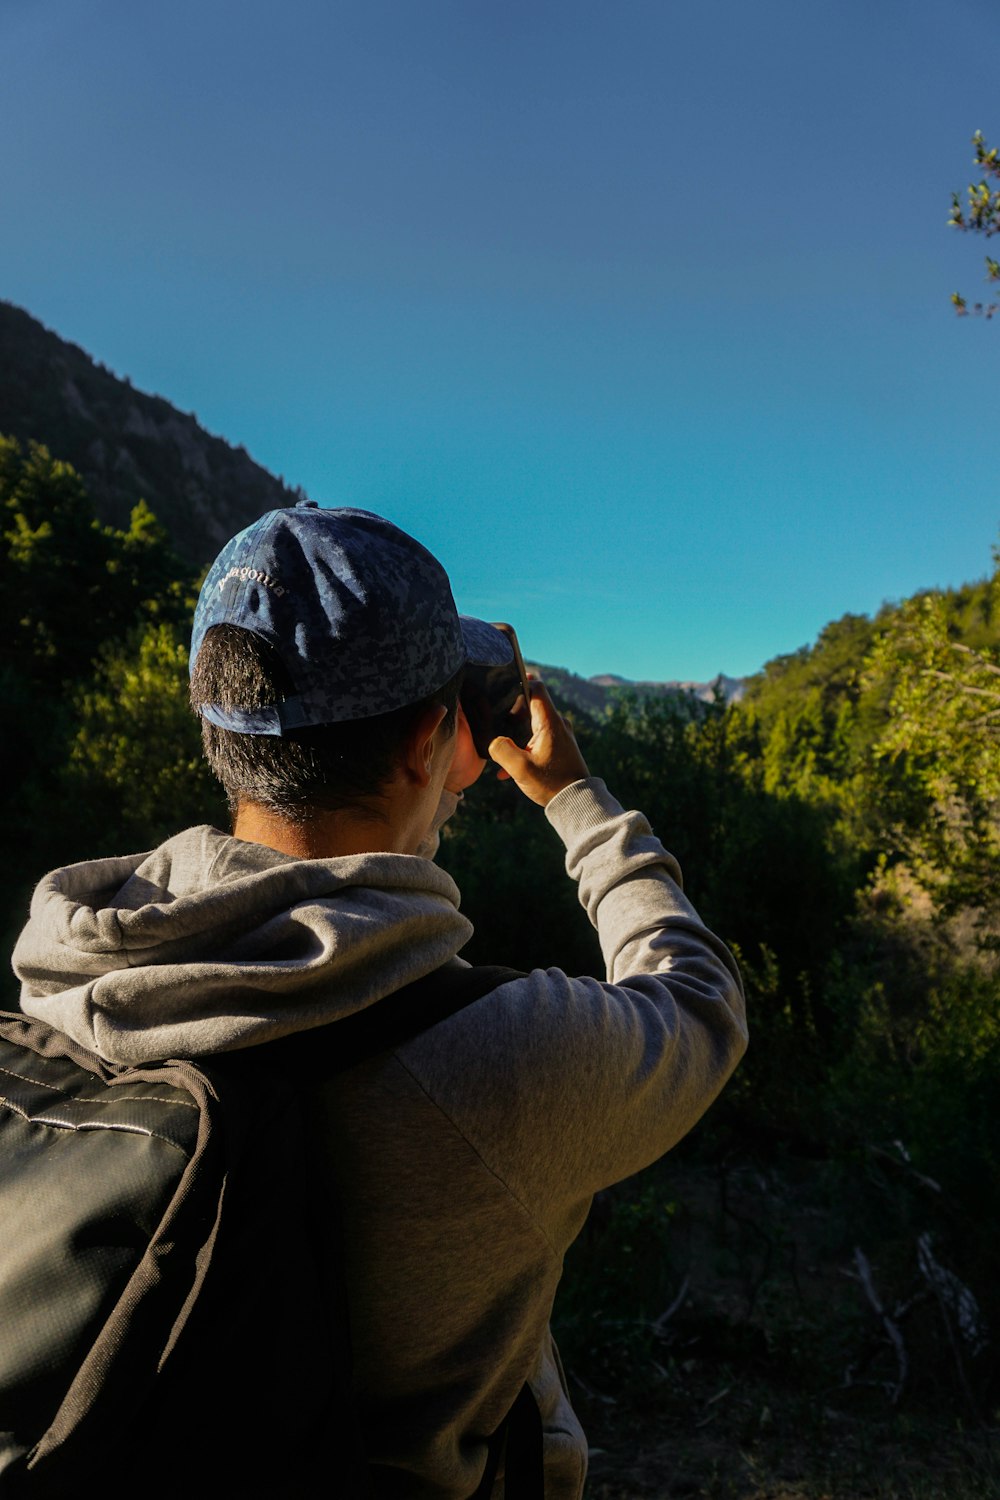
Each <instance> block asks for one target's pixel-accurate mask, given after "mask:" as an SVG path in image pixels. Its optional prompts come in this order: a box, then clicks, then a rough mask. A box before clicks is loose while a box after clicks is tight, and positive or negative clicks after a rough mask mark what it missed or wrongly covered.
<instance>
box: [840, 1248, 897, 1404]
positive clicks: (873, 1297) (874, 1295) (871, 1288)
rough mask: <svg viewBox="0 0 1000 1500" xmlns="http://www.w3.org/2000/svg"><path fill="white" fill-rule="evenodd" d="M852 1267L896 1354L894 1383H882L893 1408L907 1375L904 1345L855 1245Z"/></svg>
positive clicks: (863, 1253) (863, 1258)
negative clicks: (853, 1266)
mask: <svg viewBox="0 0 1000 1500" xmlns="http://www.w3.org/2000/svg"><path fill="white" fill-rule="evenodd" d="M854 1265H855V1268H856V1270H855V1277H856V1279H857V1280H858V1281H860V1283H861V1285H862V1287H863V1288H864V1292H865V1296H866V1297H867V1298H868V1301H869V1303H870V1304H871V1307H872V1309H873V1311H874V1313H875V1315H876V1317H877V1318H878V1320H879V1322H880V1323H881V1324H882V1327H883V1328H884V1329H885V1332H886V1335H887V1336H888V1339H889V1342H890V1343H891V1344H892V1347H893V1349H894V1350H895V1353H896V1366H897V1378H896V1381H895V1383H893V1382H891V1381H886V1382H884V1385H885V1390H886V1394H887V1395H888V1397H889V1399H890V1401H891V1402H892V1404H893V1406H895V1405H896V1403H897V1401H898V1400H899V1398H900V1396H901V1395H902V1393H903V1387H904V1385H905V1384H906V1377H907V1375H908V1374H909V1360H908V1359H907V1356H906V1345H905V1344H904V1342H903V1335H902V1334H901V1333H900V1331H899V1326H898V1324H897V1323H896V1322H895V1321H894V1319H893V1318H891V1317H890V1316H889V1314H888V1313H887V1312H886V1310H885V1308H884V1307H883V1306H882V1300H881V1298H880V1297H879V1294H878V1292H877V1291H876V1289H875V1281H874V1278H873V1277H872V1268H871V1264H870V1262H869V1260H868V1257H867V1255H866V1254H865V1252H864V1251H863V1250H862V1248H861V1246H860V1245H855V1247H854ZM849 1374H850V1372H848V1375H849ZM850 1383H851V1382H850V1380H849V1379H848V1384H850Z"/></svg>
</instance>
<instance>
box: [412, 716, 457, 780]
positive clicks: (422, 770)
mask: <svg viewBox="0 0 1000 1500" xmlns="http://www.w3.org/2000/svg"><path fill="white" fill-rule="evenodd" d="M447 712H448V710H447V709H446V708H445V706H444V704H443V703H436V704H434V705H433V707H431V708H428V709H427V710H426V712H425V713H422V714H421V715H420V718H419V719H418V720H417V722H416V724H414V726H413V728H412V729H411V730H410V733H409V734H408V735H407V738H406V742H405V745H404V747H403V768H404V770H405V771H406V773H407V775H409V776H410V777H412V779H413V780H414V781H415V782H416V784H417V785H418V786H420V787H425V786H427V784H428V782H429V781H430V779H431V773H432V771H433V769H434V762H435V757H436V756H437V754H438V753H439V750H440V745H441V740H440V736H439V735H438V732H437V731H438V726H439V725H440V724H441V722H442V720H443V719H444V718H445V717H446V715H447Z"/></svg>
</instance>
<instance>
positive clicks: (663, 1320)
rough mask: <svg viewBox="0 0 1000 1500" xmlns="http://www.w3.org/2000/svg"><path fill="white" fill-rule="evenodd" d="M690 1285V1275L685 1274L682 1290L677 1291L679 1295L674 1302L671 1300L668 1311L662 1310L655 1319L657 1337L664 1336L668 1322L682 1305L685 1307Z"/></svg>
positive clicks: (653, 1325)
mask: <svg viewBox="0 0 1000 1500" xmlns="http://www.w3.org/2000/svg"><path fill="white" fill-rule="evenodd" d="M690 1285H691V1278H690V1276H685V1278H684V1280H683V1281H682V1282H681V1289H680V1291H679V1292H678V1293H677V1296H676V1297H675V1298H674V1300H673V1302H671V1304H670V1306H669V1307H668V1308H667V1310H666V1312H661V1313H660V1316H659V1317H658V1318H654V1319H653V1324H652V1327H653V1332H654V1333H655V1334H656V1336H657V1338H662V1337H663V1335H664V1333H666V1331H667V1324H668V1323H669V1322H670V1319H671V1318H672V1317H673V1316H674V1314H675V1313H676V1312H678V1311H679V1309H680V1308H681V1307H683V1305H684V1299H685V1298H686V1296H687V1294H688V1287H689V1286H690Z"/></svg>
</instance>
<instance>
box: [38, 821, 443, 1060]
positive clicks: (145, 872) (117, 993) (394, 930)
mask: <svg viewBox="0 0 1000 1500" xmlns="http://www.w3.org/2000/svg"><path fill="white" fill-rule="evenodd" d="M458 903H459V894H458V887H457V886H456V885H455V883H454V881H453V880H452V879H451V877H450V876H449V875H447V874H445V872H444V871H443V870H440V869H438V867H437V866H436V865H434V864H432V863H431V862H430V861H429V860H427V859H422V858H420V857H418V856H415V855H406V854H356V855H350V856H347V857H344V858H338V859H325V860H324V859H294V858H291V857H290V856H288V855H285V854H279V853H277V852H276V851H275V850H273V849H268V848H265V847H264V846H263V845H261V844H250V843H245V842H243V841H242V840H240V839H235V838H232V837H230V836H229V835H228V834H224V833H220V832H219V830H218V829H216V828H208V827H201V828H189V829H187V830H185V832H183V833H180V834H177V835H176V837H174V838H172V839H169V840H168V841H167V842H166V843H165V844H162V845H161V846H160V848H159V849H155V850H153V852H152V853H150V854H137V855H132V856H129V857H126V858H122V859H98V860H87V861H85V862H84V863H82V864H77V865H69V866H67V867H66V868H65V869H61V870H55V871H54V872H53V873H52V874H50V875H47V876H46V877H45V879H44V880H42V881H41V882H40V883H39V885H38V887H37V889H36V890H35V894H34V896H33V898H32V902H31V915H30V918H29V921H28V925H27V926H26V927H25V929H24V931H23V932H22V934H21V937H20V938H19V940H18V943H17V946H16V948H15V950H14V958H13V963H14V971H15V973H16V974H17V976H18V978H19V979H20V980H21V1008H22V1010H23V1011H24V1012H25V1014H26V1015H29V1016H34V1017H36V1018H37V1019H38V1020H41V1021H45V1022H47V1023H48V1024H49V1025H50V1026H54V1027H55V1028H56V1029H57V1030H59V1031H62V1032H64V1033H65V1034H66V1035H67V1036H70V1037H72V1038H73V1040H74V1041H76V1042H78V1043H79V1044H80V1045H81V1046H83V1047H86V1048H88V1049H89V1050H90V1051H92V1052H96V1053H98V1054H99V1055H100V1056H101V1057H103V1058H106V1059H107V1060H108V1061H109V1062H116V1063H126V1064H133V1065H134V1064H139V1063H146V1062H152V1061H155V1060H158V1059H161V1058H167V1057H197V1056H201V1055H205V1054H208V1053H212V1052H225V1051H232V1050H234V1049H236V1048H240V1047H251V1046H255V1045H257V1044H258V1043H261V1042H267V1041H271V1040H273V1039H274V1038H276V1037H280V1036H285V1035H286V1034H288V1033H289V1032H293V1031H302V1030H306V1029H308V1028H310V1027H313V1026H322V1025H325V1024H326V1023H327V1022H330V1021H334V1020H336V1019H338V1017H341V1016H346V1015H349V1014H351V1013H352V1012H354V1011H357V1010H361V1009H363V1008H364V1007H365V1006H368V1005H371V1004H373V1003H374V1002H375V1001H376V1000H380V999H382V997H383V996H384V995H388V994H390V993H392V992H393V991H394V990H397V989H400V988H401V987H402V986H403V985H405V984H409V983H410V982H411V981H412V980H414V979H419V978H421V977H422V976H423V975H424V974H429V973H430V972H431V971H432V970H433V969H436V968H438V967H439V966H440V965H441V964H443V963H446V962H447V961H448V960H449V959H450V958H453V957H454V956H455V954H456V953H457V952H458V950H459V949H460V948H461V947H463V946H464V945H465V943H467V942H468V940H469V938H470V937H471V935H472V926H471V923H469V922H468V921H467V920H466V918H465V917H463V916H462V915H461V913H460V912H459V910H458Z"/></svg>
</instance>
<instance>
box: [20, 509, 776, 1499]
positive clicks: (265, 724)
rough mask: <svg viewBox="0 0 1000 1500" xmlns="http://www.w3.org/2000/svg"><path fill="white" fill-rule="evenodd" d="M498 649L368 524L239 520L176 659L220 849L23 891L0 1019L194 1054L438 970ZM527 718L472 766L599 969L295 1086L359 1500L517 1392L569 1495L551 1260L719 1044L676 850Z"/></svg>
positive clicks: (501, 1410)
mask: <svg viewBox="0 0 1000 1500" xmlns="http://www.w3.org/2000/svg"><path fill="white" fill-rule="evenodd" d="M509 654H510V647H509V645H508V644H507V642H506V640H505V639H504V637H502V636H501V635H500V633H499V632H497V631H496V630H494V629H493V627H491V626H489V625H486V624H484V623H483V622H482V621H477V620H470V619H467V618H466V619H462V620H460V619H459V617H458V615H457V613H456V610H455V606H454V602H453V600H452V596H451V590H450V587H449V585H448V580H447V577H446V575H445V574H444V572H443V570H442V569H441V567H440V565H439V564H438V563H437V562H436V561H435V560H434V559H433V558H432V557H431V556H430V554H429V553H427V552H426V551H425V550H424V549H423V548H422V547H421V546H420V545H419V544H418V543H417V542H415V541H414V540H413V539H412V538H411V537H409V536H407V535H406V534H405V533H403V532H401V531H399V530H398V529H397V528H396V527H394V526H392V525H391V524H390V523H389V522H387V521H385V520H382V519H381V518H379V517H377V516H373V515H371V514H369V513H367V512H364V511H354V510H320V509H318V508H316V507H315V506H311V505H309V504H308V503H304V504H301V505H300V506H297V507H295V508H292V509H289V510H283V511H273V512H271V513H269V514H268V515H266V516H264V517H262V518H261V520H259V521H258V522H256V523H255V524H254V525H253V526H251V527H250V528H249V529H248V530H247V531H245V532H243V533H241V534H240V536H238V537H236V538H235V539H234V540H233V541H232V542H230V543H229V544H228V546H227V547H226V548H225V549H224V550H223V552H222V554H221V555H220V557H219V559H218V560H217V561H216V563H215V565H214V566H213V568H212V569H211V571H210V572H209V575H208V577H207V579H206V582H205V585H204V588H203V590H202V595H201V599H200V601H199V605H198V611H197V614H196V617H195V628H194V636H193V641H192V652H191V662H192V702H193V705H194V707H195V709H196V710H197V712H198V713H199V714H200V715H201V718H202V722H203V737H204V744H205V750H206V754H207V756H208V759H209V762H210V764H211V766H212V768H213V770H214V772H215V774H216V775H217V776H218V777H219V778H220V780H221V781H222V784H223V786H224V787H225V789H226V792H227V794H228V796H229V799H230V804H231V807H232V811H233V819H234V824H233V827H234V833H233V836H232V837H230V836H228V835H226V834H223V833H220V832H219V831H217V830H216V829H212V828H196V829H189V830H187V831H186V832H184V833H182V834H179V835H178V836H177V837H175V838H173V839H171V840H169V841H168V842H167V843H166V844H165V845H163V846H162V847H161V848H160V849H158V850H156V851H154V852H153V853H152V854H148V855H137V856H135V857H134V858H131V859H128V860H111V861H98V862H95V863H94V864H93V865H78V866H74V867H71V868H70V869H69V870H66V871H61V872H57V873H56V875H55V876H51V877H49V879H48V881H47V882H43V885H42V887H40V889H39V893H38V894H37V895H36V900H35V903H34V905H33V916H32V922H31V923H30V924H29V927H28V928H27V929H26V931H25V933H24V935H23V937H22V939H21V942H20V943H19V945H18V950H17V954H16V965H17V968H18V972H19V973H20V975H21V977H22V979H23V980H24V993H23V998H22V1006H23V1009H24V1010H25V1011H26V1012H27V1013H28V1014H29V1015H33V1016H36V1017H39V1018H41V1019H43V1020H46V1021H48V1022H49V1023H50V1024H52V1025H55V1026H57V1027H59V1028H60V1029H61V1030H63V1031H64V1032H66V1033H68V1034H69V1035H70V1036H72V1037H74V1038H75V1039H76V1040H77V1041H78V1042H80V1043H82V1044H84V1045H86V1046H88V1047H90V1048H91V1049H93V1050H96V1051H98V1052H99V1053H101V1054H102V1055H103V1056H105V1057H106V1058H108V1059H109V1060H112V1061H119V1062H129V1063H132V1062H143V1061H149V1060H153V1059H159V1058H163V1057H185V1056H194V1057H197V1056H200V1055H205V1054H212V1053H217V1052H224V1051H227V1050H232V1049H239V1048H246V1047H252V1046H255V1045H257V1044H258V1043H264V1042H267V1041H270V1040H272V1039H274V1038H277V1037H280V1036H284V1035H287V1034H289V1033H293V1032H303V1031H307V1030H308V1029H310V1028H314V1027H318V1026H325V1025H327V1024H328V1023H333V1024H334V1025H336V1023H337V1021H338V1019H340V1018H342V1017H345V1016H347V1015H350V1014H352V1013H354V1012H356V1011H359V1010H362V1009H364V1008H366V1007H368V1006H370V1005H373V1004H375V1003H376V1002H378V1001H379V1000H380V999H382V998H383V997H384V996H387V995H390V994H392V993H394V992H395V991H397V990H399V989H400V988H401V987H402V986H404V985H407V984H409V983H410V982H411V981H414V980H417V979H419V978H420V977H421V976H424V975H428V974H431V973H433V972H434V971H436V970H438V969H439V968H440V967H441V966H442V965H452V966H455V965H461V960H460V959H458V958H457V957H456V955H457V954H458V952H459V950H460V949H461V948H462V947H463V946H464V944H465V943H466V941H467V940H468V937H469V935H470V931H471V929H470V926H469V924H468V922H467V921H466V919H465V918H464V917H463V916H462V915H461V914H460V912H459V910H458V901H459V896H458V891H457V889H456V888H455V886H454V883H453V882H452V881H451V879H450V878H449V877H448V876H447V875H446V874H445V873H444V872H443V871H441V870H439V869H438V868H437V867H436V866H435V865H434V864H433V863H432V862H431V861H430V859H428V858H426V857H424V856H425V855H426V854H427V853H429V852H431V851H432V850H433V848H434V847H435V839H436V829H437V826H438V824H439V822H440V820H441V818H442V816H443V815H445V814H447V813H448V812H449V811H450V810H452V809H453V808H454V805H455V803H456V801H457V800H458V798H459V797H460V796H461V794H462V792H463V790H464V789H465V788H466V787H468V786H469V785H471V784H472V782H474V781H475V779H476V778H477V776H478V775H479V774H480V772H481V771H482V769H483V766H484V762H483V761H482V760H481V759H480V757H479V756H478V755H477V753H476V750H475V747H474V745H473V743H472V739H471V736H470V732H469V728H468V724H467V722H466V720H465V717H464V714H463V713H462V710H461V707H460V705H459V703H458V691H459V684H460V680H461V674H462V670H463V668H464V667H465V666H466V664H467V663H470V662H478V663H490V662H494V663H496V662H503V661H505V660H506V659H508V657H509ZM530 710H531V722H532V729H533V737H532V739H531V741H530V742H529V744H528V747H527V748H526V749H523V750H522V749H520V748H519V747H518V746H517V745H515V744H514V743H513V741H511V740H508V739H505V738H499V739H496V740H495V741H494V742H493V743H492V744H491V745H490V755H491V757H492V758H493V759H494V760H495V761H496V762H497V764H498V765H499V766H500V767H501V768H502V771H503V772H505V773H506V774H507V775H508V776H509V777H511V778H512V779H513V781H514V782H515V783H516V785H517V787H518V788H520V790H521V792H522V793H524V795H526V796H527V797H529V798H530V799H531V800H532V801H533V802H535V803H537V804H538V805H540V806H541V807H543V808H544V809H545V812H546V816H547V817H548V819H549V821H550V822H551V824H552V825H553V828H554V829H555V831H556V833H558V834H559V836H560V837H561V838H562V839H563V841H564V842H565V844H566V849H567V861H566V863H567V870H568V872H569V874H570V876H571V877H572V878H574V879H575V880H577V881H578V883H579V892H580V899H581V902H582V903H583V905H584V907H585V908H586V910H587V912H588V914H589V915H590V917H591V920H592V921H593V922H594V923H595V925H596V927H597V930H598V933H599V935H600V939H601V943H602V947H603V951H604V956H605V960H606V963H607V970H608V978H607V981H606V982H605V981H600V980H597V979H590V978H580V979H572V978H569V977H568V976H567V975H565V974H563V973H562V972H561V971H559V970H558V969H549V970H536V971H535V972H534V973H531V974H528V975H525V976H520V977H516V978H513V979H505V980H504V981H503V982H501V983H500V984H499V985H498V986H496V987H494V988H493V989H491V990H490V991H489V992H488V993H486V994H484V995H483V996H482V997H481V998H480V999H478V1000H476V1001H475V1002H474V1003H473V1004H470V1005H468V1006H467V1007H466V1008H464V1009H461V1010H460V1011H458V1012H457V1013H455V1014H454V1015H452V1016H450V1017H449V1018H448V1019H447V1020H445V1021H442V1022H441V1023H440V1024H438V1025H437V1026H435V1027H433V1028H432V1029H431V1030H429V1031H426V1032H424V1033H423V1034H421V1035H419V1036H417V1037H416V1038H414V1039H412V1040H410V1041H407V1042H405V1043H404V1044H403V1045H401V1046H399V1047H398V1048H396V1049H395V1050H393V1051H390V1052H383V1053H382V1054H381V1055H378V1056H374V1057H372V1058H370V1059H369V1060H368V1061H366V1062H363V1063H361V1064H359V1065H357V1066H355V1067H353V1068H352V1069H350V1070H349V1071H348V1072H347V1073H346V1074H344V1075H342V1076H340V1077H338V1078H336V1079H334V1080H332V1081H330V1080H328V1081H327V1083H326V1084H325V1085H323V1086H322V1089H321V1100H322V1110H323V1114H324V1119H325V1122H326V1125H327V1127H328V1129H327V1139H328V1151H329V1167H330V1173H331V1178H332V1180H333V1182H334V1183H335V1185H336V1190H337V1194H338V1197H339V1201H340V1202H341V1203H342V1205H343V1214H344V1220H345V1226H346V1229H345V1241H346V1257H347V1264H346V1279H347V1289H348V1295H349V1302H350V1308H351V1319H352V1327H353V1334H354V1344H355V1354H354V1357H355V1374H356V1385H357V1391H358V1401H359V1407H360V1412H361V1418H362V1424H363V1428H364V1432H365V1437H366V1441H367V1444H368V1452H369V1456H370V1459H371V1462H372V1464H373V1465H374V1466H375V1467H374V1472H375V1474H376V1493H377V1494H379V1495H384V1496H389V1495H406V1496H414V1497H431V1496H434V1497H439V1500H464V1497H468V1496H470V1495H473V1494H474V1493H475V1492H476V1491H477V1487H478V1486H479V1485H480V1483H481V1481H482V1476H483V1473H484V1469H485V1468H486V1464H487V1462H488V1439H489V1436H490V1434H492V1433H494V1432H496V1431H497V1429H498V1428H500V1427H501V1425H502V1423H503V1421H504V1418H505V1416H506V1414H507V1413H508V1411H509V1410H510V1408H511V1406H512V1404H513V1403H514V1401H515V1398H516V1397H517V1395H518V1392H519V1391H520V1390H521V1388H522V1386H523V1385H524V1383H525V1382H526V1381H529V1382H530V1387H531V1390H532V1392H533V1394H534V1396H535V1398H536V1401H537V1403H538V1407H539V1409H540V1411H541V1415H542V1419H543V1424H544V1463H545V1493H546V1496H548V1497H553V1500H577V1497H579V1496H580V1494H581V1492H582V1488H583V1481H584V1475H585V1469H586V1443H585V1440H584V1436H583V1433H582V1431H581V1429H580V1426H579V1424H578V1422H577V1419H576V1417H575V1416H574V1413H573V1411H572V1408H571V1406H570V1402H569V1399H568V1395H567V1391H566V1386H565V1381H564V1379H563V1376H562V1372H561V1369H560V1366H559V1361H558V1356H557V1354H556V1351H555V1348H554V1345H553V1344H552V1341H551V1337H550V1335H549V1332H548V1321H549V1314H550V1311H551V1307H552V1301H553V1297H554V1295H555V1291H556V1287H557V1285H558V1281H559V1276H560V1271H561V1265H562V1258H563V1254H564V1252H565V1250H566V1248H567V1246H568V1245H569V1244H570V1243H571V1242H572V1241H573V1239H574V1238H575V1237H576V1235H577V1234H578V1233H579V1231H580V1229H581V1227H582V1225H583V1223H584V1220H585V1219H586V1216H587V1211H588V1208H589V1205H590V1201H591V1198H592V1196H593V1194H594V1193H595V1192H596V1191H598V1190H599V1189H601V1188H603V1187H607V1186H608V1185H609V1184H611V1183H613V1182H616V1181H618V1180H620V1179H621V1178H623V1177H626V1176H628V1175H629V1174H631V1173H633V1172H635V1171H637V1170H638V1169H639V1168H641V1167H643V1166H645V1165H647V1164H648V1163H649V1162H651V1161H653V1160H654V1159H655V1158H656V1157H658V1156H660V1155H661V1154H662V1153H663V1152H664V1151H666V1150H668V1149H669V1147H671V1146H672V1145H673V1144H674V1143H675V1141H677V1140H678V1139H679V1137H680V1136H682V1135H683V1134H684V1133H685V1131H687V1130H688V1129H689V1128H690V1126H691V1125H692V1124H693V1123H694V1122H695V1120H696V1119H697V1118H698V1117H699V1115H700V1114H701V1113H702V1112H703V1111H704V1110H705V1108H706V1107H707V1106H708V1105H709V1104H710V1103H711V1101H712V1099H713V1098H714V1097H715V1095H716V1094H717V1093H718V1091H719V1089H720V1088H721V1087H722V1085H723V1083H724V1082H725V1080H726V1078H727V1077H728V1075H729V1073H730V1072H731V1070H732V1068H733V1067H734V1066H735V1064H736V1062H737V1061H738V1059H739V1057H740V1055H741V1053H742V1051H743V1049H744V1046H745V1040H746V1031H745V1024H744V1017H743V999H742V992H741V987H740V981H739V976H738V973H737V970H736V967H735V965H734V963H733V960H732V958H731V957H730V955H729V954H728V952H727V951H726V949H725V948H724V947H723V945H722V944H721V943H720V942H719V941H718V939H716V938H715V937H713V936H712V934H711V933H709V932H708V931H707V930H706V928H705V927H704V926H703V924H702V923H701V922H700V920H699V918H698V916H697V914H696V913H695V912H694V910H693V909H692V907H691V906H690V904H689V903H688V902H687V901H686V900H685V898H684V896H683V895H682V893H681V890H680V885H679V881H680V875H679V871H678V869H677V866H676V864H675V862H674V860H673V859H672V857H671V856H670V855H669V854H667V853H666V851H665V850H664V849H663V847H662V845H661V844H660V843H659V842H658V840H657V839H656V838H655V837H654V836H653V835H652V833H651V831H650V829H649V827H648V825H647V823H646V822H645V820H644V819H643V818H642V816H641V815H640V814H639V813H637V812H623V811H622V809H621V808H620V807H619V805H618V804H617V803H616V802H615V801H614V799H613V798H612V797H611V796H610V795H609V793H608V792H607V790H606V789H605V787H604V785H603V783H602V782H600V781H598V780H596V779H594V778H592V777H591V776H590V775H589V773H588V770H587V767H586V765H585V764H584V762H583V759H582V757H581V755H580V751H579V749H578V748H577V745H576V743H575V741H574V739H573V736H572V734H571V732H570V730H569V729H568V727H567V726H566V724H565V723H564V721H563V720H562V719H561V717H560V716H559V714H558V713H557V712H556V711H555V709H554V708H553V706H552V704H551V702H550V700H549V697H548V695H547V693H546V692H545V690H544V688H542V687H540V686H538V687H536V688H534V689H533V695H532V702H531V706H530ZM498 1493H499V1491H498ZM509 1500H516V1497H513V1496H509Z"/></svg>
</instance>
